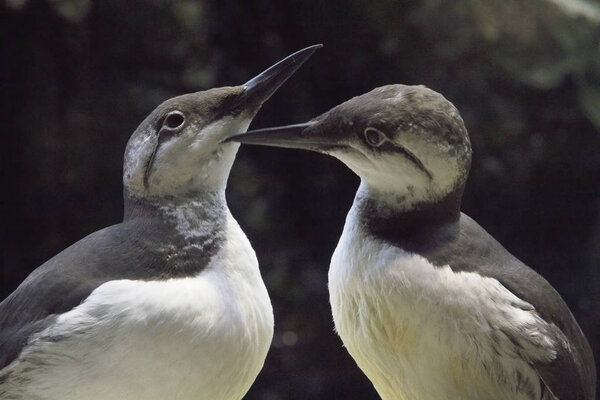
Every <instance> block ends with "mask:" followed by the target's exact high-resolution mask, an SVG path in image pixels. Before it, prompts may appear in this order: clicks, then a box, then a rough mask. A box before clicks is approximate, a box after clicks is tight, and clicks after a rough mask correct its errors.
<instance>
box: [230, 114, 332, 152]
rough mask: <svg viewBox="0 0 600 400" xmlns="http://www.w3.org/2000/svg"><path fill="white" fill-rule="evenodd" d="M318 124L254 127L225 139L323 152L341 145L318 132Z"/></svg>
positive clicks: (313, 122) (314, 122)
mask: <svg viewBox="0 0 600 400" xmlns="http://www.w3.org/2000/svg"><path fill="white" fill-rule="evenodd" d="M318 124H319V123H318V122H316V121H314V120H313V121H310V122H306V123H303V124H295V125H286V126H278V127H273V128H264V129H254V130H250V131H248V132H246V133H241V134H238V135H233V136H230V137H228V138H227V139H225V141H226V142H229V141H233V142H239V143H244V144H256V145H262V146H273V147H285V148H289V149H303V150H311V151H317V152H322V153H326V152H327V151H328V150H331V149H334V148H337V147H340V145H339V144H338V143H336V141H335V140H332V138H328V137H324V136H321V135H319V134H318V131H319V129H318ZM315 128H316V129H315Z"/></svg>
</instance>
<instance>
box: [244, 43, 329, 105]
mask: <svg viewBox="0 0 600 400" xmlns="http://www.w3.org/2000/svg"><path fill="white" fill-rule="evenodd" d="M321 47H323V45H322V44H315V45H313V46H309V47H307V48H305V49H302V50H300V51H297V52H295V53H294V54H292V55H289V56H287V57H286V58H284V59H283V60H281V61H279V62H278V63H277V64H275V65H273V66H271V67H269V68H268V69H266V70H265V71H263V72H262V73H260V74H259V75H257V76H255V77H254V78H252V79H250V80H249V81H248V82H246V83H245V84H244V85H243V86H244V88H245V91H244V93H243V94H242V95H241V96H240V97H239V98H238V99H237V101H236V104H234V106H233V108H237V109H240V108H243V109H255V110H258V109H259V108H260V106H261V105H262V104H263V103H264V102H265V101H267V100H268V99H269V97H271V95H272V94H273V93H275V91H276V90H277V89H279V87H280V86H281V85H282V84H283V83H284V82H285V81H287V80H288V78H289V77H290V76H292V75H293V74H294V72H296V71H297V70H298V68H300V66H301V65H302V64H304V62H305V61H306V60H308V59H309V58H310V56H311V55H312V54H313V53H314V52H315V51H316V50H317V49H320V48H321Z"/></svg>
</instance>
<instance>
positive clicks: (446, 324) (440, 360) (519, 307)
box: [329, 216, 556, 400]
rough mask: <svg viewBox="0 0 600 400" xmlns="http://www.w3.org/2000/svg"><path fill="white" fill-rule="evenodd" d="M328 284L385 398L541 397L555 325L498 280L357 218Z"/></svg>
mask: <svg viewBox="0 0 600 400" xmlns="http://www.w3.org/2000/svg"><path fill="white" fill-rule="evenodd" d="M329 291H330V301H331V306H332V310H333V317H334V321H335V326H336V329H337V331H338V333H339V335H340V337H341V338H342V340H343V342H344V345H345V346H346V347H347V349H348V351H349V352H350V354H351V355H352V357H353V358H354V359H355V361H356V362H357V364H358V365H359V367H360V368H361V369H362V370H363V372H364V373H365V374H366V375H367V376H368V378H369V379H370V380H371V381H372V382H373V385H374V386H375V388H376V390H377V391H378V393H379V395H380V396H381V397H382V398H383V399H384V400H402V399H407V400H408V399H419V400H451V399H452V400H459V399H460V400H480V399H486V400H494V399H497V400H501V399H502V400H505V399H517V400H518V399H522V400H525V399H532V398H535V399H538V398H539V396H540V380H539V377H538V376H537V374H536V373H535V371H534V370H533V368H532V367H531V366H530V363H532V362H534V361H543V362H548V361H550V360H552V359H553V358H555V356H556V354H555V352H554V350H553V346H554V345H553V343H552V342H551V340H550V339H549V338H548V337H547V336H546V335H545V334H544V332H545V330H546V326H547V324H546V323H545V322H544V321H543V320H542V319H541V318H540V317H539V315H538V314H537V313H536V312H535V310H534V309H533V307H532V306H531V305H529V304H527V303H525V302H523V301H522V300H520V299H519V298H517V297H516V296H514V295H513V294H512V293H511V292H509V291H508V290H507V289H506V288H505V287H504V286H502V285H501V284H500V283H499V282H498V281H497V280H495V279H491V278H486V277H482V276H480V275H478V274H475V273H467V272H458V273H455V272H453V271H452V270H451V269H450V268H449V267H448V266H446V267H443V268H438V267H435V266H433V265H432V264H430V263H429V262H428V261H427V260H426V259H425V258H423V257H421V256H419V255H416V254H411V253H408V252H405V251H402V250H401V249H398V248H396V247H392V246H388V245H386V244H384V243H382V242H380V241H377V240H375V239H372V238H369V237H367V236H365V235H362V234H361V232H360V231H359V230H358V227H357V226H356V225H354V223H353V219H352V218H351V216H350V217H349V218H348V220H347V223H346V227H345V228H344V233H343V235H342V237H341V239H340V242H339V244H338V247H337V248H336V250H335V253H334V255H333V258H332V261H331V268H330V271H329ZM515 343H518V345H516V344H515Z"/></svg>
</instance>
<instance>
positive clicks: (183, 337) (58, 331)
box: [2, 214, 273, 400]
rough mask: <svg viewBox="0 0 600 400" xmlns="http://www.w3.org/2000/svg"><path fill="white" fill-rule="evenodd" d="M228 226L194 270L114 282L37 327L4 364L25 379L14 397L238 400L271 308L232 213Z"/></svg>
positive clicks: (255, 366) (262, 350) (265, 335)
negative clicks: (191, 273)
mask: <svg viewBox="0 0 600 400" xmlns="http://www.w3.org/2000/svg"><path fill="white" fill-rule="evenodd" d="M224 230H225V232H224V238H225V239H224V242H223V243H222V246H221V248H220V250H219V251H218V252H217V254H215V255H214V256H213V257H212V259H211V260H210V262H209V264H208V265H207V266H206V267H205V268H204V269H203V270H202V271H201V272H199V273H198V274H197V275H195V276H189V277H176V278H170V279H166V280H151V281H144V280H127V279H120V280H112V281H108V282H106V283H104V284H102V285H101V286H99V287H98V288H97V289H96V290H94V291H93V292H92V293H91V294H90V295H89V296H88V297H87V298H86V299H85V300H84V301H83V302H82V303H81V304H80V305H79V306H77V307H75V308H74V309H73V310H71V311H69V312H67V313H64V314H62V315H60V316H59V317H58V318H57V320H56V322H55V323H54V324H52V325H50V326H49V327H48V328H46V329H45V330H43V331H42V332H39V333H37V334H35V336H34V337H32V338H31V339H30V341H29V345H28V346H27V347H26V348H25V349H24V351H23V352H22V353H21V355H20V356H19V358H18V360H16V361H15V362H14V363H13V364H12V365H11V366H9V367H8V369H11V373H9V374H8V375H7V376H8V379H9V380H10V377H11V376H15V377H16V376H18V377H19V379H25V380H26V381H27V384H25V385H23V382H22V381H20V382H15V389H14V392H12V391H11V389H10V387H9V386H10V382H7V383H4V386H3V387H2V389H4V390H8V391H7V393H8V395H9V396H14V397H8V398H10V399H12V398H15V399H35V398H40V399H44V400H46V399H48V400H55V399H56V400H59V399H60V400H69V399H73V400H75V399H77V400H85V399H97V398H102V399H104V400H109V399H114V400H117V399H119V400H126V399H127V400H129V399H145V400H153V399H157V400H158V399H166V398H169V399H180V400H187V399H190V400H191V399H194V400H196V399H217V398H218V399H228V400H229V399H231V400H239V399H241V398H242V397H243V395H244V394H245V393H246V391H247V390H248V389H249V387H250V385H251V383H252V382H253V381H254V379H255V377H256V375H257V374H258V372H259V371H260V369H261V368H262V365H263V363H264V359H265V357H266V353H267V351H268V348H269V345H270V343H271V338H272V334H273V311H272V307H271V304H270V301H269V297H268V294H267V291H266V288H265V286H264V284H263V282H262V279H261V277H260V272H259V270H258V263H257V260H256V256H255V254H254V251H253V250H252V248H251V247H250V244H249V242H248V240H247V238H246V237H245V235H244V234H243V232H242V231H241V229H240V228H239V226H238V225H237V222H236V221H235V220H234V219H233V217H231V215H229V214H228V215H227V221H226V222H225V225H224ZM38 372H39V373H38ZM56 382H62V385H56V384H55V383H56Z"/></svg>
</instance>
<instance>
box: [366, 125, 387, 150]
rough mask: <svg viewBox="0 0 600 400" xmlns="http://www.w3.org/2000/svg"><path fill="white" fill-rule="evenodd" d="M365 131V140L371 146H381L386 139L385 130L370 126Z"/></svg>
mask: <svg viewBox="0 0 600 400" xmlns="http://www.w3.org/2000/svg"><path fill="white" fill-rule="evenodd" d="M363 133H364V135H365V141H366V142H367V144H369V146H372V147H378V146H381V144H382V143H383V142H384V140H385V135H384V134H383V132H381V131H379V130H377V129H375V128H371V127H368V128H367V129H365V131H364V132H363Z"/></svg>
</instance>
